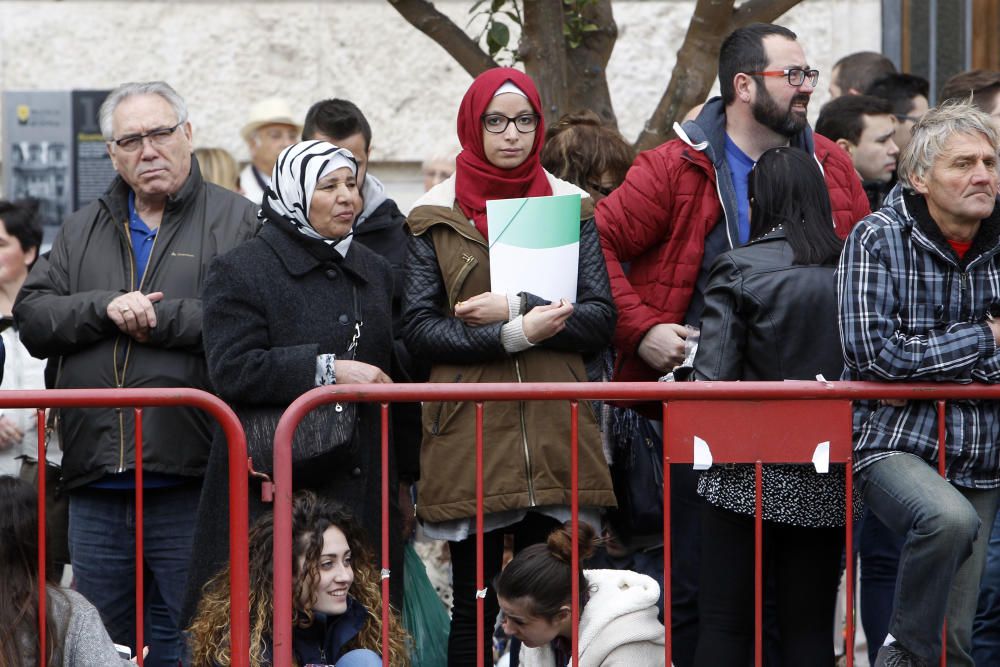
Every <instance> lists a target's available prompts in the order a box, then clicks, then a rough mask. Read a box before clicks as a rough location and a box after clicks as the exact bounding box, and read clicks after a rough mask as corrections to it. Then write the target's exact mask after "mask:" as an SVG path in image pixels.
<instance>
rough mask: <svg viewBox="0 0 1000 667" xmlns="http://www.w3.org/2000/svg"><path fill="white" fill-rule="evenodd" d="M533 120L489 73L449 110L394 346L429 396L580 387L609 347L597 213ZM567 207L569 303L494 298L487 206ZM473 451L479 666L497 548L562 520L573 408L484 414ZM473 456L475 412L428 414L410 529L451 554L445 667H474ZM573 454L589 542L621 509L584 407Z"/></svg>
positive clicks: (533, 98) (496, 409) (529, 105)
mask: <svg viewBox="0 0 1000 667" xmlns="http://www.w3.org/2000/svg"><path fill="white" fill-rule="evenodd" d="M541 108H542V106H541V101H540V100H539V98H538V91H537V90H536V89H535V85H534V83H533V82H532V81H531V79H530V78H529V77H528V76H526V75H525V74H523V73H522V72H519V71H517V70H514V69H510V68H497V69H492V70H489V71H487V72H484V73H483V74H481V75H480V76H479V77H477V78H476V80H475V81H474V82H473V83H472V86H470V87H469V90H468V92H467V93H466V94H465V97H464V99H463V100H462V105H461V107H460V108H459V111H458V137H459V141H460V142H461V144H462V152H461V153H460V154H459V156H458V159H457V161H456V171H455V174H454V175H453V176H452V177H451V178H449V179H448V180H446V181H444V182H443V183H440V184H438V185H437V186H435V187H434V188H433V189H431V190H430V191H429V192H428V193H427V194H426V195H424V197H423V198H422V199H421V200H420V201H418V202H417V204H416V205H415V207H414V209H413V211H411V213H410V215H409V218H408V220H407V223H408V225H409V227H410V230H411V232H412V238H411V240H410V247H409V255H408V258H407V266H406V272H407V273H406V282H405V287H404V297H403V307H404V314H403V336H404V340H405V342H406V345H407V347H408V348H409V350H410V352H411V354H413V355H415V356H416V357H417V358H423V359H426V360H427V361H428V362H429V363H430V364H431V367H432V370H431V376H430V381H431V382H574V381H585V380H587V378H588V373H587V367H586V364H585V359H589V358H591V357H593V358H595V359H596V356H597V354H598V353H599V352H601V351H602V350H603V349H604V348H605V347H606V346H607V345H608V344H609V343H610V341H611V334H612V332H613V330H614V325H615V317H616V314H615V308H614V303H613V301H612V298H611V290H610V287H609V284H608V275H607V270H606V269H605V265H604V257H603V255H602V254H601V248H600V243H599V241H598V236H597V231H596V228H595V226H594V221H593V208H594V207H593V202H592V201H591V199H590V197H589V195H587V193H586V192H584V191H583V190H581V189H580V188H578V187H576V186H574V185H571V184H569V183H566V182H565V181H561V180H559V179H557V178H555V177H554V176H552V175H551V174H548V173H547V172H546V171H545V170H544V169H542V166H541V164H540V163H539V158H538V156H539V153H540V152H541V148H542V141H543V137H544V134H545V124H544V120H543V119H542V116H541V111H540V110H541ZM566 194H578V195H580V196H581V198H582V203H581V221H580V255H579V266H578V270H577V292H576V294H567V295H565V298H563V299H560V300H558V301H556V302H550V301H547V300H545V299H543V298H541V297H539V296H537V295H534V294H531V293H529V292H520V293H517V294H500V293H495V292H491V291H490V255H489V245H488V232H487V226H486V202H487V200H493V199H510V198H519V197H540V196H547V195H566ZM595 371H596V369H595ZM592 375H593V376H594V377H595V378H596V377H599V372H596V373H595V374H592ZM483 442H484V475H483V480H484V514H485V520H484V526H483V538H484V540H483V542H484V572H485V582H486V586H487V595H486V620H485V624H484V626H485V627H484V628H483V637H484V643H485V651H484V660H485V662H484V664H487V665H489V664H492V662H491V658H490V647H491V642H490V636H491V634H492V630H493V626H494V621H495V619H496V615H497V612H498V609H499V607H498V605H497V599H496V595H495V593H494V592H493V590H492V588H493V587H492V585H491V584H492V580H493V577H494V576H496V575H497V574H498V573H499V571H500V566H501V559H502V557H503V536H504V534H513V535H514V548H515V551H519V550H521V549H523V548H524V547H525V546H528V545H530V544H534V543H537V542H544V541H545V539H546V536H547V535H548V533H549V532H550V531H551V530H552V529H553V528H554V527H556V526H558V525H559V524H560V523H561V522H563V521H566V520H568V519H569V504H570V490H569V489H570V470H569V461H570V456H569V448H570V411H569V408H568V406H567V405H566V404H565V403H559V402H555V403H553V402H546V401H534V402H525V401H521V402H506V403H498V402H490V403H487V404H486V406H485V410H484V417H483ZM475 443H476V417H475V405H474V404H473V403H469V402H448V403H424V405H423V443H422V445H421V452H420V467H421V479H420V482H419V484H418V497H417V514H418V516H419V517H420V519H421V520H422V522H423V526H424V532H425V534H426V535H427V536H429V537H431V538H434V539H447V540H449V542H450V547H451V554H452V567H453V580H454V593H455V603H454V609H453V611H452V625H451V636H450V639H449V646H448V664H449V665H452V666H459V665H461V667H468V666H469V665H475V664H476V586H475V583H476V578H475V571H476V570H475V564H476V540H475V533H476V530H477V526H476V520H475V515H476V491H475V489H476V478H475V460H476V458H475V451H476V450H475V447H476V444H475ZM579 446H580V450H579V451H580V467H579V470H580V477H579V489H580V507H581V513H580V516H581V520H584V521H587V522H589V523H592V524H594V527H595V528H596V529H598V530H599V528H600V526H599V508H602V507H607V506H613V505H614V504H615V500H614V494H613V492H612V487H611V478H610V475H609V473H608V467H607V464H606V462H605V459H604V455H603V452H602V449H601V439H600V433H599V431H598V428H597V423H596V419H595V415H594V413H593V411H592V410H591V406H590V404H589V403H581V404H580V417H579Z"/></svg>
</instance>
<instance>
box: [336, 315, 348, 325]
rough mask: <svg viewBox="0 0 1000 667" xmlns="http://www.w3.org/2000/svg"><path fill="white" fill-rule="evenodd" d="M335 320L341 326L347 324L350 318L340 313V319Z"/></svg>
mask: <svg viewBox="0 0 1000 667" xmlns="http://www.w3.org/2000/svg"><path fill="white" fill-rule="evenodd" d="M337 319H338V320H340V323H341V324H347V323H348V322H350V321H351V318H349V317H348V316H347V313H341V314H340V317H338V318H337Z"/></svg>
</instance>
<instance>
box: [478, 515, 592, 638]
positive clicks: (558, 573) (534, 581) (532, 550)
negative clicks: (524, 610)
mask: <svg viewBox="0 0 1000 667" xmlns="http://www.w3.org/2000/svg"><path fill="white" fill-rule="evenodd" d="M579 530H580V534H579V537H580V540H579V550H580V562H581V563H582V562H583V561H584V560H586V559H587V558H589V557H590V556H591V555H593V553H594V549H595V547H596V546H597V545H598V540H597V538H596V535H595V533H594V529H593V528H591V527H590V526H589V525H587V524H585V523H580V527H579ZM572 558H573V537H572V527H571V524H570V523H569V522H566V523H565V524H564V525H563V526H561V527H559V528H556V529H555V530H553V531H552V532H551V533H549V538H548V541H547V542H546V543H545V544H533V545H531V546H530V547H528V548H527V549H525V550H523V551H521V552H520V553H518V554H517V555H516V556H514V559H513V560H511V561H510V563H508V565H507V567H505V568H504V569H503V571H502V572H500V574H499V575H497V577H496V579H495V580H494V581H493V586H494V588H495V589H496V592H497V595H498V596H500V597H502V598H504V599H507V600H514V599H517V598H531V599H532V600H533V601H534V609H532V615H534V616H539V617H541V618H545V619H551V618H553V617H554V616H555V615H556V614H558V613H559V611H560V609H562V607H563V606H565V605H566V604H568V603H569V600H570V598H571V597H572V591H573V583H572V582H573V579H572V576H573V573H572V571H571V569H572V568H571V563H572ZM579 578H580V606H581V608H582V607H583V606H584V605H585V604H586V601H587V598H588V595H587V580H586V579H585V578H584V576H583V568H580V573H579Z"/></svg>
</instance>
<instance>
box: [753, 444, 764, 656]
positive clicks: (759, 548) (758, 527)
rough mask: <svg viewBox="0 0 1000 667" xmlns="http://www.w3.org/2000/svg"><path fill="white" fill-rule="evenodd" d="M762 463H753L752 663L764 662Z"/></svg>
mask: <svg viewBox="0 0 1000 667" xmlns="http://www.w3.org/2000/svg"><path fill="white" fill-rule="evenodd" d="M763 478H764V464H763V463H761V462H760V461H759V460H758V461H757V462H756V463H754V487H755V489H754V520H753V549H754V553H753V573H754V585H753V610H754V646H753V655H754V658H753V659H754V665H755V666H756V667H761V665H763V664H764V497H763V493H764V479H763Z"/></svg>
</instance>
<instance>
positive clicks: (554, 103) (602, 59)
mask: <svg viewBox="0 0 1000 667" xmlns="http://www.w3.org/2000/svg"><path fill="white" fill-rule="evenodd" d="M563 12H564V10H563V1H562V0H529V1H527V2H525V3H524V28H523V31H522V33H521V42H520V44H519V46H518V56H519V57H520V58H521V60H522V61H523V62H524V67H525V70H526V71H527V73H528V74H529V75H530V76H531V78H532V79H534V81H535V84H536V85H537V86H538V91H539V94H540V95H541V98H542V102H543V103H544V104H545V122H546V123H548V124H550V125H551V124H552V123H554V122H555V121H557V120H558V119H559V117H560V116H562V115H563V114H565V113H570V112H572V111H579V110H581V109H590V110H592V111H594V112H595V113H597V114H598V115H599V116H600V117H601V118H602V119H604V121H605V122H606V123H608V124H609V125H610V126H612V127H617V118H616V117H615V112H614V107H613V105H612V104H611V93H610V91H609V90H608V79H607V65H608V60H609V59H610V58H611V51H612V50H613V49H614V46H615V41H616V40H617V38H618V26H617V25H616V24H615V20H614V16H613V15H612V12H611V0H599V1H598V2H595V3H593V4H590V5H587V7H586V9H585V10H584V12H583V18H584V20H585V21H586V22H587V23H589V24H592V25H594V26H596V27H597V29H596V30H593V31H590V32H586V33H584V34H583V39H582V41H581V43H580V45H579V46H578V47H576V48H571V47H570V45H569V44H568V42H567V40H566V37H565V35H564V34H563V26H564V25H565V23H566V16H565V15H564V13H563Z"/></svg>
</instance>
